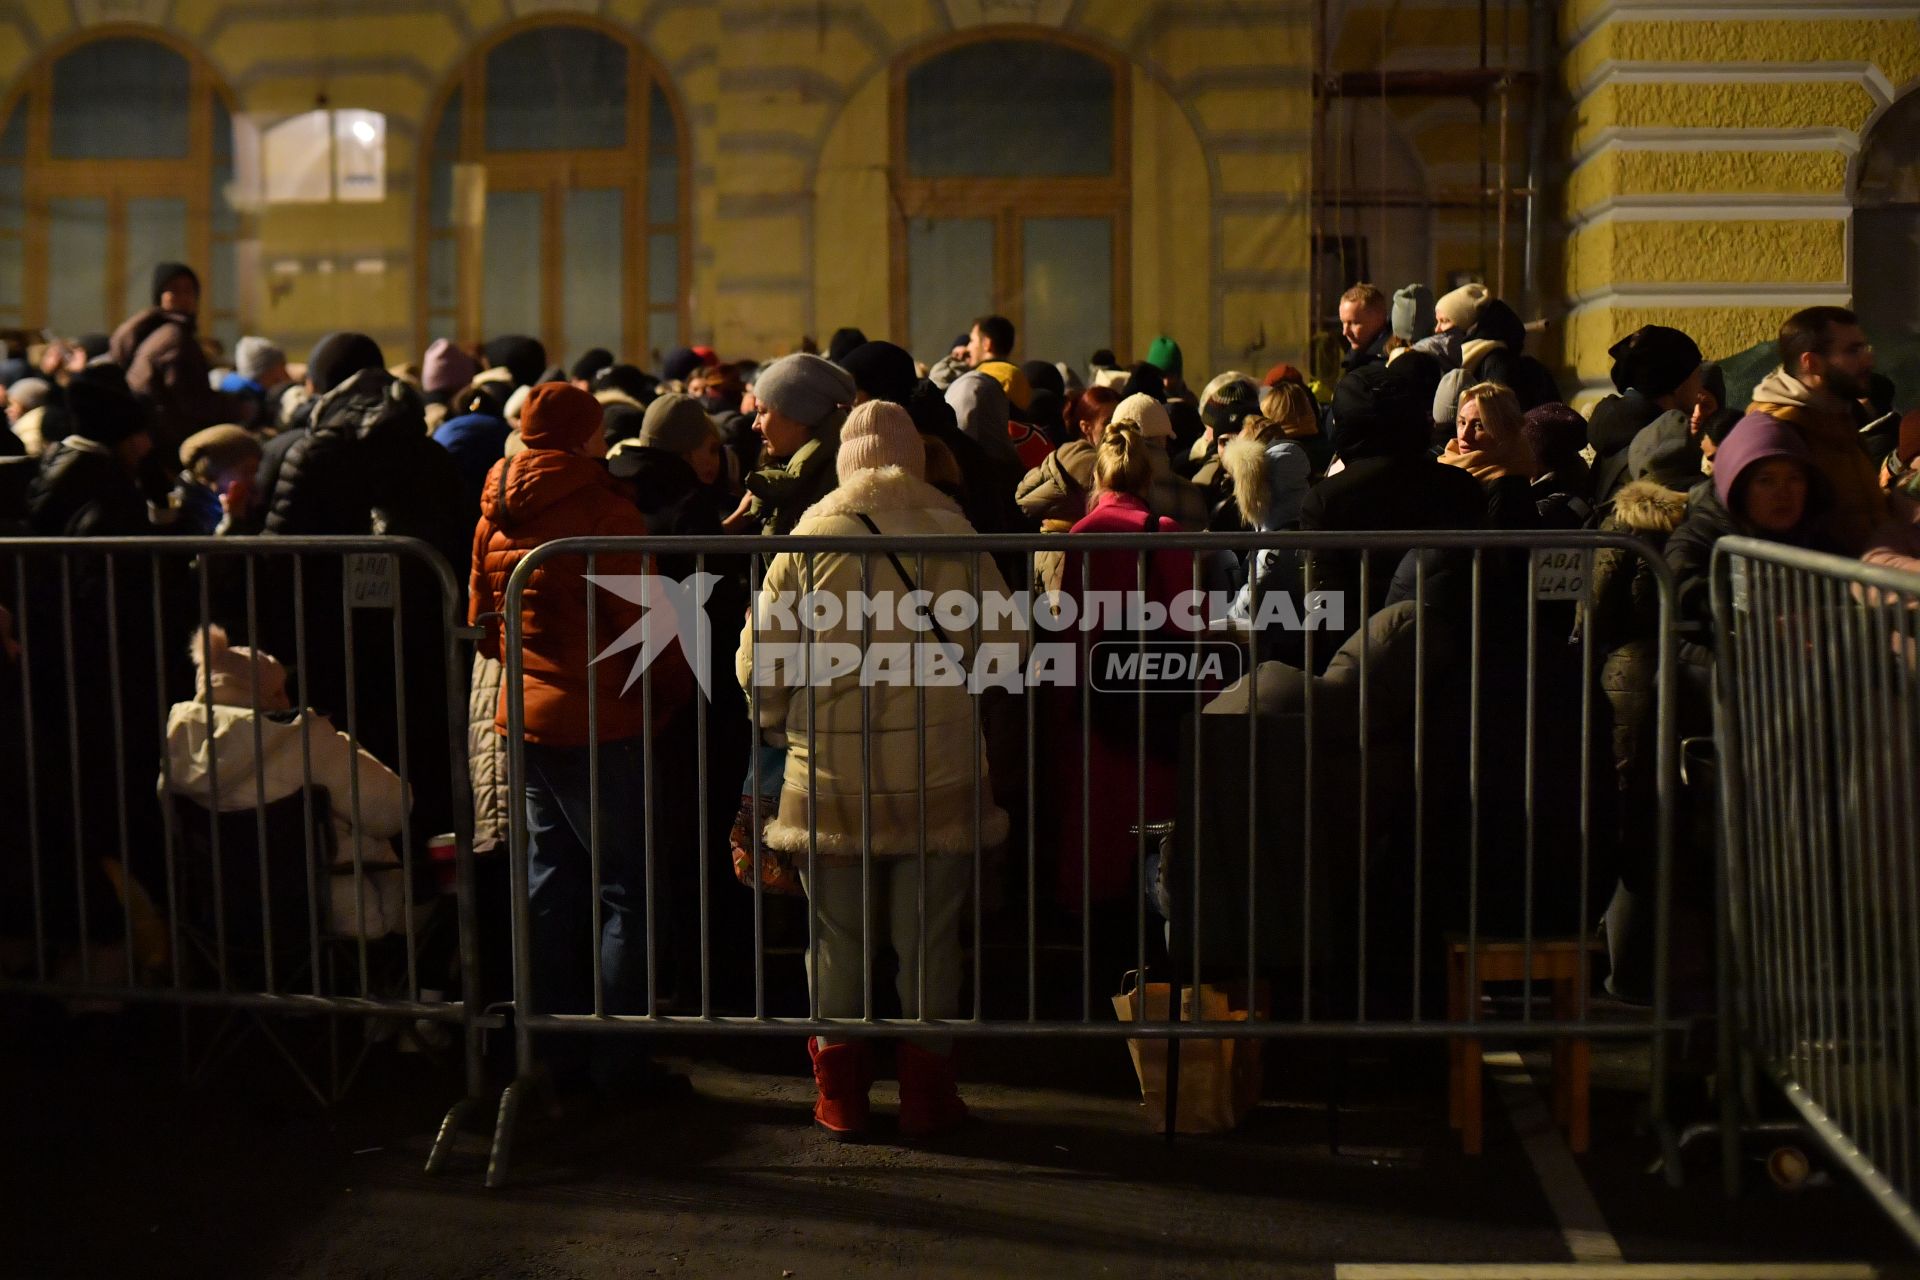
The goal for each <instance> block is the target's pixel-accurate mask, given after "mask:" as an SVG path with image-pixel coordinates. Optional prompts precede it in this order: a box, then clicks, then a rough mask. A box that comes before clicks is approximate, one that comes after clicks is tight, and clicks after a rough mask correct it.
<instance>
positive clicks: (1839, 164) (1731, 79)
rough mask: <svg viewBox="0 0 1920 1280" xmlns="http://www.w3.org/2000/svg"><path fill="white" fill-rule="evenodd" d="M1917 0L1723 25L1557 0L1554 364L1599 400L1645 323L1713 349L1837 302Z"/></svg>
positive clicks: (1908, 48) (1911, 68) (1918, 56)
mask: <svg viewBox="0 0 1920 1280" xmlns="http://www.w3.org/2000/svg"><path fill="white" fill-rule="evenodd" d="M1916 19H1920V5H1916V6H1911V7H1906V6H1900V7H1895V6H1888V7H1886V8H1885V10H1884V11H1883V12H1878V11H1877V12H1874V13H1872V14H1867V15H1863V14H1862V13H1861V11H1860V10H1857V9H1854V10H1848V9H1836V11H1835V16H1834V17H1831V18H1828V17H1822V16H1821V9H1820V6H1817V5H1809V6H1803V7H1801V8H1799V9H1798V10H1789V9H1784V8H1783V9H1781V10H1780V11H1779V12H1778V13H1777V14H1773V13H1767V14H1764V15H1753V14H1752V13H1751V11H1743V13H1742V15H1741V16H1737V17H1725V18H1721V17H1715V16H1713V14H1712V12H1711V10H1709V9H1705V8H1691V9H1686V10H1683V11H1679V12H1678V13H1677V14H1676V13H1675V12H1674V11H1663V10H1660V9H1653V8H1648V7H1641V6H1636V5H1632V4H1628V3H1621V2H1620V0H1569V3H1567V4H1566V5H1565V6H1564V8H1563V10H1562V16H1561V21H1562V41H1563V46H1564V48H1565V49H1566V55H1565V62H1564V72H1565V80H1566V86H1567V89H1568V91H1569V93H1570V94H1571V96H1572V99H1573V114H1572V119H1571V121H1570V128H1569V137H1568V146H1569V153H1568V155H1567V160H1568V162H1569V164H1570V166H1571V172H1570V174H1569V176H1568V178H1567V181H1566V184H1565V191H1564V194H1565V206H1566V216H1567V219H1568V228H1569V230H1568V239H1567V253H1566V260H1565V288H1566V294H1567V302H1568V304H1569V313H1568V316H1567V323H1566V328H1565V332H1566V357H1567V362H1568V364H1569V365H1571V366H1572V367H1573V369H1574V370H1575V372H1576V374H1577V377H1578V381H1579V383H1580V384H1581V388H1582V390H1581V393H1580V397H1579V402H1580V403H1581V404H1582V405H1583V406H1586V405H1591V404H1592V403H1593V402H1594V401H1595V400H1597V399H1598V398H1599V397H1600V396H1601V395H1602V394H1604V392H1605V391H1607V390H1609V389H1610V384H1609V382H1608V378H1607V374H1608V368H1609V364H1610V362H1609V359H1608V357H1607V354H1606V353H1607V348H1608V347H1609V346H1611V345H1612V344H1613V343H1614V342H1616V341H1618V340H1619V339H1620V338H1621V337H1623V336H1625V335H1626V334H1628V333H1630V332H1632V331H1633V330H1634V329H1636V328H1638V327H1639V326H1641V325H1643V324H1651V323H1658V324H1668V325H1673V326H1675V327H1677V328H1680V329H1684V330H1686V331H1687V332H1688V333H1690V334H1692V335H1693V336H1694V338H1695V339H1696V340H1697V341H1698V342H1699V343H1700V346H1701V348H1702V349H1703V350H1704V351H1705V352H1706V354H1707V355H1708V357H1709V358H1714V357H1720V356H1728V355H1732V354H1735V353H1736V352H1739V351H1742V350H1745V349H1746V348H1748V347H1751V346H1753V345H1754V344H1756V343H1759V342H1764V341H1768V340H1770V339H1772V338H1773V337H1774V335H1775V334H1776V333H1777V331H1778V328H1779V325H1780V322H1781V321H1782V320H1784V319H1785V318H1786V317H1787V316H1788V315H1790V314H1792V313H1793V312H1794V311H1796V310H1799V309H1800V308H1802V307H1806V306H1812V305H1816V304H1821V303H1838V304H1843V305H1844V304H1846V303H1847V302H1848V301H1849V300H1850V298H1851V293H1852V279H1851V264H1850V263H1849V261H1848V232H1849V219H1850V215H1851V210H1850V207H1849V189H1848V182H1849V169H1850V165H1851V162H1852V157H1853V156H1854V155H1855V154H1856V153H1857V152H1858V150H1859V148H1860V145H1861V142H1862V139H1863V136H1864V134H1865V132H1866V130H1867V129H1868V127H1869V126H1870V124H1871V122H1872V121H1873V120H1874V119H1875V118H1876V117H1877V116H1878V115H1879V113H1880V112H1881V111H1882V110H1884V108H1885V107H1886V106H1887V105H1888V104H1889V103H1890V102H1892V101H1893V100H1894V99H1895V98H1897V97H1899V96H1900V94H1901V93H1902V92H1904V91H1905V90H1906V89H1908V88H1909V87H1911V85H1912V84H1913V82H1914V81H1915V79H1916V78H1920V21H1916Z"/></svg>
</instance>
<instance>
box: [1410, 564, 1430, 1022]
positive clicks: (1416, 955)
mask: <svg viewBox="0 0 1920 1280" xmlns="http://www.w3.org/2000/svg"><path fill="white" fill-rule="evenodd" d="M1426 836H1427V558H1426V557H1425V556H1424V555H1422V554H1421V553H1420V550H1419V548H1417V547H1416V548H1415V549H1414V552H1413V1020H1414V1021H1415V1022H1419V1021H1420V1020H1421V1010H1420V978H1421V973H1420V963H1421V956H1420V952H1421V942H1422V939H1421V925H1422V923H1423V922H1424V921H1425V920H1426V918H1427V908H1426V902H1427V900H1426V871H1427V840H1426Z"/></svg>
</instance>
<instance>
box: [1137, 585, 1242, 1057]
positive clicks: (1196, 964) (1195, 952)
mask: <svg viewBox="0 0 1920 1280" xmlns="http://www.w3.org/2000/svg"><path fill="white" fill-rule="evenodd" d="M1258 555H1259V552H1258V551H1252V552H1249V554H1248V556H1247V561H1248V563H1249V564H1250V565H1251V564H1252V563H1253V561H1254V559H1255V558H1256V557H1257V556H1258ZM1188 564H1189V565H1190V567H1191V568H1192V570H1193V576H1192V579H1191V583H1190V590H1192V592H1193V593H1194V598H1195V599H1196V600H1202V601H1204V600H1205V596H1204V594H1203V593H1202V589H1201V582H1200V557H1199V556H1193V557H1192V558H1191V559H1190V560H1189V561H1188ZM1249 595H1251V593H1249ZM1248 621H1249V622H1251V621H1252V619H1251V617H1249V619H1248ZM1210 623H1211V619H1210V618H1209V617H1208V615H1207V614H1206V613H1204V612H1202V613H1201V614H1200V629H1199V630H1197V631H1196V632H1194V637H1193V652H1194V655H1195V657H1196V659H1197V658H1198V657H1199V655H1200V654H1201V653H1202V652H1203V649H1204V646H1203V637H1207V636H1208V632H1209V626H1210ZM1248 648H1249V650H1251V648H1252V641H1251V637H1249V641H1248ZM1194 672H1195V674H1194V681H1193V729H1192V737H1193V776H1194V778H1195V779H1196V784H1195V786H1194V788H1193V834H1192V835H1191V836H1190V837H1189V838H1188V841H1187V847H1188V848H1189V849H1190V850H1191V851H1192V853H1191V855H1190V856H1189V857H1188V859H1187V862H1188V866H1187V876H1188V886H1187V905H1188V908H1189V910H1190V912H1191V919H1190V920H1189V923H1188V928H1187V944H1188V946H1189V947H1191V948H1192V955H1191V956H1190V957H1189V959H1188V962H1187V974H1188V976H1189V980H1190V981H1191V982H1192V983H1193V989H1194V991H1195V992H1198V991H1199V990H1200V850H1201V848H1202V847H1204V845H1205V842H1206V836H1205V832H1204V831H1203V829H1202V826H1201V812H1202V808H1203V806H1202V805H1201V803H1200V793H1201V788H1200V786H1199V785H1198V782H1197V780H1198V779H1200V778H1204V777H1206V776H1207V771H1206V750H1207V747H1206V734H1205V732H1204V729H1205V727H1206V726H1205V724H1204V722H1203V721H1202V720H1201V719H1200V715H1201V712H1202V711H1203V709H1204V707H1205V701H1206V700H1205V699H1204V698H1203V697H1202V696H1201V689H1200V676H1199V672H1200V664H1199V662H1198V661H1196V662H1195V663H1194ZM1246 679H1247V697H1248V698H1249V699H1251V698H1252V697H1253V692H1254V680H1253V662H1252V660H1251V658H1249V660H1248V662H1247V677H1246ZM1179 843H1180V842H1179V841H1177V840H1172V841H1169V842H1168V843H1167V844H1166V845H1165V846H1163V847H1162V851H1161V855H1160V856H1161V858H1162V868H1163V870H1165V861H1164V860H1165V859H1166V857H1167V856H1168V855H1169V854H1170V853H1172V852H1173V851H1174V850H1175V849H1177V848H1179ZM1167 884H1168V885H1169V886H1171V885H1172V884H1173V875H1172V872H1171V871H1170V870H1169V871H1167ZM1166 907H1167V928H1168V931H1169V932H1171V931H1172V928H1173V912H1174V909H1175V908H1174V897H1173V894H1172V893H1171V892H1169V893H1168V894H1167V901H1166ZM1167 941H1168V944H1169V945H1168V951H1169V952H1171V951H1172V949H1173V948H1172V945H1171V944H1172V943H1173V941H1174V939H1173V938H1171V937H1169V938H1168V940H1167ZM1255 1008H1256V1006H1255V1002H1254V997H1253V993H1252V992H1251V991H1249V992H1248V993H1247V1009H1248V1012H1249V1014H1251V1013H1252V1012H1254V1011H1255ZM1193 1016H1194V1020H1195V1021H1200V1020H1201V1019H1204V1018H1205V1017H1206V1010H1205V1008H1204V1007H1203V1005H1202V1002H1201V1001H1199V1000H1195V1001H1194V1008H1193Z"/></svg>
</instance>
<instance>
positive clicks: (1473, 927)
mask: <svg viewBox="0 0 1920 1280" xmlns="http://www.w3.org/2000/svg"><path fill="white" fill-rule="evenodd" d="M1480 561H1481V554H1480V548H1479V547H1475V548H1474V549H1473V591H1472V596H1473V623H1472V628H1471V636H1470V639H1469V647H1470V649H1471V654H1470V656H1469V660H1468V672H1467V698H1468V701H1469V706H1468V708H1467V1021H1468V1022H1469V1023H1475V1022H1478V1021H1480V645H1481V635H1480V629H1481V618H1480V595H1481V590H1482V584H1481V580H1480V579H1481V564H1480ZM1465 1068H1466V1069H1467V1070H1468V1071H1478V1070H1480V1064H1479V1063H1477V1062H1469V1063H1466V1064H1465Z"/></svg>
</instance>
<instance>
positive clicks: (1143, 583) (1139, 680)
mask: <svg viewBox="0 0 1920 1280" xmlns="http://www.w3.org/2000/svg"><path fill="white" fill-rule="evenodd" d="M1158 524H1159V520H1158V518H1157V517H1155V516H1152V515H1149V516H1148V517H1147V528H1149V529H1153V528H1155V527H1157V526H1158ZM1133 572H1134V590H1135V591H1136V592H1138V593H1139V595H1138V598H1139V600H1140V601H1142V602H1144V601H1145V600H1146V598H1147V549H1146V548H1145V547H1141V548H1140V549H1138V550H1137V551H1135V552H1134V560H1133ZM1136 621H1137V620H1136ZM1133 651H1134V653H1135V655H1136V656H1137V658H1138V665H1137V666H1136V667H1135V668H1134V725H1133V772H1134V787H1135V790H1134V793H1133V799H1134V839H1133V850H1134V853H1133V857H1134V862H1133V885H1134V893H1133V911H1134V946H1135V955H1136V957H1137V959H1136V964H1135V968H1136V971H1137V972H1138V973H1139V974H1140V981H1141V982H1142V983H1143V984H1144V983H1145V982H1146V980H1147V894H1146V888H1147V672H1146V657H1147V630H1146V626H1145V625H1144V623H1137V625H1136V626H1135V627H1134V628H1133ZM1179 1003H1180V991H1179V988H1178V986H1175V987H1173V988H1172V989H1171V990H1170V992H1169V995H1168V997H1167V1008H1168V1009H1169V1010H1173V1009H1175V1008H1177V1007H1178V1006H1179ZM1145 1009H1146V1006H1145V1005H1144V1004H1142V1005H1141V1010H1142V1014H1143V1016H1144V1013H1145ZM1167 1047H1168V1051H1169V1053H1170V1054H1172V1052H1173V1050H1174V1049H1176V1048H1177V1046H1174V1045H1169V1046H1167ZM1172 1062H1173V1058H1172V1057H1171V1056H1170V1057H1169V1058H1168V1070H1169V1071H1171V1070H1172V1069H1173V1067H1172Z"/></svg>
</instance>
